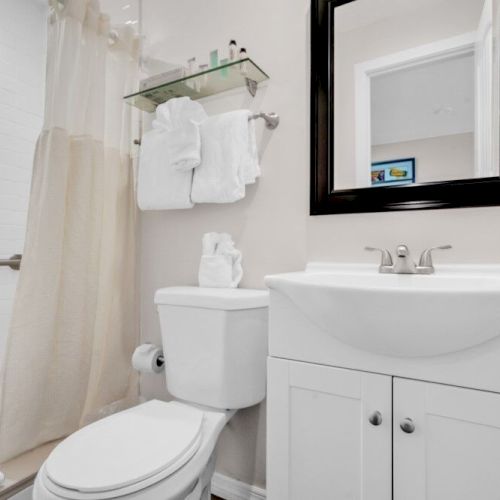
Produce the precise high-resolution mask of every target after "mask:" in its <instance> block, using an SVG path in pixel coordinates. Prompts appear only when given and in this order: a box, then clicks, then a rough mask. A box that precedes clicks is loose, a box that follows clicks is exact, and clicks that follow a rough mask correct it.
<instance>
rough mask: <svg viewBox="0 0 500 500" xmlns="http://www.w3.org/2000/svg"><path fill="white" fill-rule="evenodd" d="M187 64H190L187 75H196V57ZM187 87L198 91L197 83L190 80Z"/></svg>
mask: <svg viewBox="0 0 500 500" xmlns="http://www.w3.org/2000/svg"><path fill="white" fill-rule="evenodd" d="M187 63H188V67H187V74H188V76H191V75H194V74H195V71H196V69H195V68H196V57H191V59H188V60H187ZM186 85H187V86H188V87H189V88H192V89H193V90H196V82H195V81H193V80H192V79H191V80H188V81H187V82H186Z"/></svg>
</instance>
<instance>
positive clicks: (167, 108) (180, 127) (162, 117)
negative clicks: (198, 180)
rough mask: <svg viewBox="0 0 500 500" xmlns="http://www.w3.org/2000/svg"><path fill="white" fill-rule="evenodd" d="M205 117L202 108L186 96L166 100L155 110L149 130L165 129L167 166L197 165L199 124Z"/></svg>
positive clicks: (199, 149)
mask: <svg viewBox="0 0 500 500" xmlns="http://www.w3.org/2000/svg"><path fill="white" fill-rule="evenodd" d="M206 118H207V114H206V113H205V110H204V109H203V106H202V105H201V104H199V103H197V102H194V101H192V100H191V99H190V98H189V97H179V98H176V99H170V100H169V101H167V102H165V103H163V104H160V105H159V106H158V107H157V108H156V120H154V121H153V127H154V128H157V129H165V130H166V131H167V132H168V134H167V135H166V136H165V137H166V141H167V143H168V147H169V155H168V159H169V165H168V166H170V167H172V168H175V169H177V170H190V169H192V168H195V167H197V166H198V165H199V164H200V161H201V159H200V151H201V143H200V129H199V124H200V123H201V122H202V121H203V120H205V119H206Z"/></svg>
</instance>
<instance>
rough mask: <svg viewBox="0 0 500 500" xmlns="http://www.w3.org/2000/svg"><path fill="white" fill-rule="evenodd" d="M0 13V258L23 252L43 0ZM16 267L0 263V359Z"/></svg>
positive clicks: (40, 88)
mask: <svg viewBox="0 0 500 500" xmlns="http://www.w3.org/2000/svg"><path fill="white" fill-rule="evenodd" d="M1 6H2V14H1V15H0V258H9V257H10V256H11V255H13V254H15V253H20V254H22V253H23V246H24V233H25V228H26V216H27V212H28V200H29V190H30V182H31V169H32V163H33V152H34V149H35V143H36V140H37V137H38V134H39V132H40V129H41V126H42V119H43V105H44V83H45V53H46V16H47V1H46V0H2V3H1ZM18 275H19V272H18V271H13V270H11V269H10V268H8V267H0V363H1V361H2V358H3V354H4V347H5V341H6V338H7V331H8V324H9V321H10V314H11V310H12V302H13V299H14V293H15V288H16V284H17V277H18Z"/></svg>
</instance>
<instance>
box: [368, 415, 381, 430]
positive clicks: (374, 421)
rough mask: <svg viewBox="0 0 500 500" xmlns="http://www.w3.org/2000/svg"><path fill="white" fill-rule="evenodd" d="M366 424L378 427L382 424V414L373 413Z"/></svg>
mask: <svg viewBox="0 0 500 500" xmlns="http://www.w3.org/2000/svg"><path fill="white" fill-rule="evenodd" d="M368 422H370V424H372V425H375V426H376V425H380V424H381V423H382V413H380V412H379V411H374V412H373V413H372V414H371V415H370V416H369V417H368Z"/></svg>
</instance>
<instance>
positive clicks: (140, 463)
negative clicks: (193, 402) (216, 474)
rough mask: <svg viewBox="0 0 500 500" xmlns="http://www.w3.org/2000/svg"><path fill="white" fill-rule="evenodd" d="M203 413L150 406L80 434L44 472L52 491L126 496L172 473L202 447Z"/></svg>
mask: <svg viewBox="0 0 500 500" xmlns="http://www.w3.org/2000/svg"><path fill="white" fill-rule="evenodd" d="M203 421H204V412H203V411H201V410H199V409H197V408H194V407H192V406H188V405H185V404H181V403H177V402H172V403H165V402H162V401H149V402H147V403H144V404H142V405H139V406H136V407H134V408H131V409H130V410H126V411H124V412H120V413H117V414H115V415H112V416H110V417H107V418H105V419H103V420H100V421H98V422H96V423H94V424H91V425H89V426H87V427H84V428H83V429H80V430H79V431H77V432H76V433H74V434H73V435H71V436H70V437H68V438H67V439H66V440H64V441H63V442H62V443H61V444H60V445H58V446H57V447H56V448H55V449H54V451H53V452H52V453H51V455H50V456H49V458H48V459H47V461H46V463H45V464H44V467H43V476H44V478H45V480H44V483H45V486H46V488H47V489H48V490H50V491H51V492H52V493H54V494H56V495H61V496H62V494H63V495H64V496H62V497H63V498H68V499H74V500H78V499H82V498H85V499H88V500H92V499H106V498H117V497H119V496H124V495H127V494H130V493H133V492H136V491H139V490H142V489H145V488H147V487H148V486H150V485H152V484H155V483H157V482H159V481H161V480H162V479H165V478H167V477H168V476H170V475H172V474H174V473H175V472H176V471H177V470H179V469H180V468H181V467H182V466H183V465H185V464H186V463H187V462H189V460H190V459H191V458H192V457H193V455H194V454H195V453H196V452H197V450H198V448H199V447H200V443H201V439H202V424H203Z"/></svg>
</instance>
